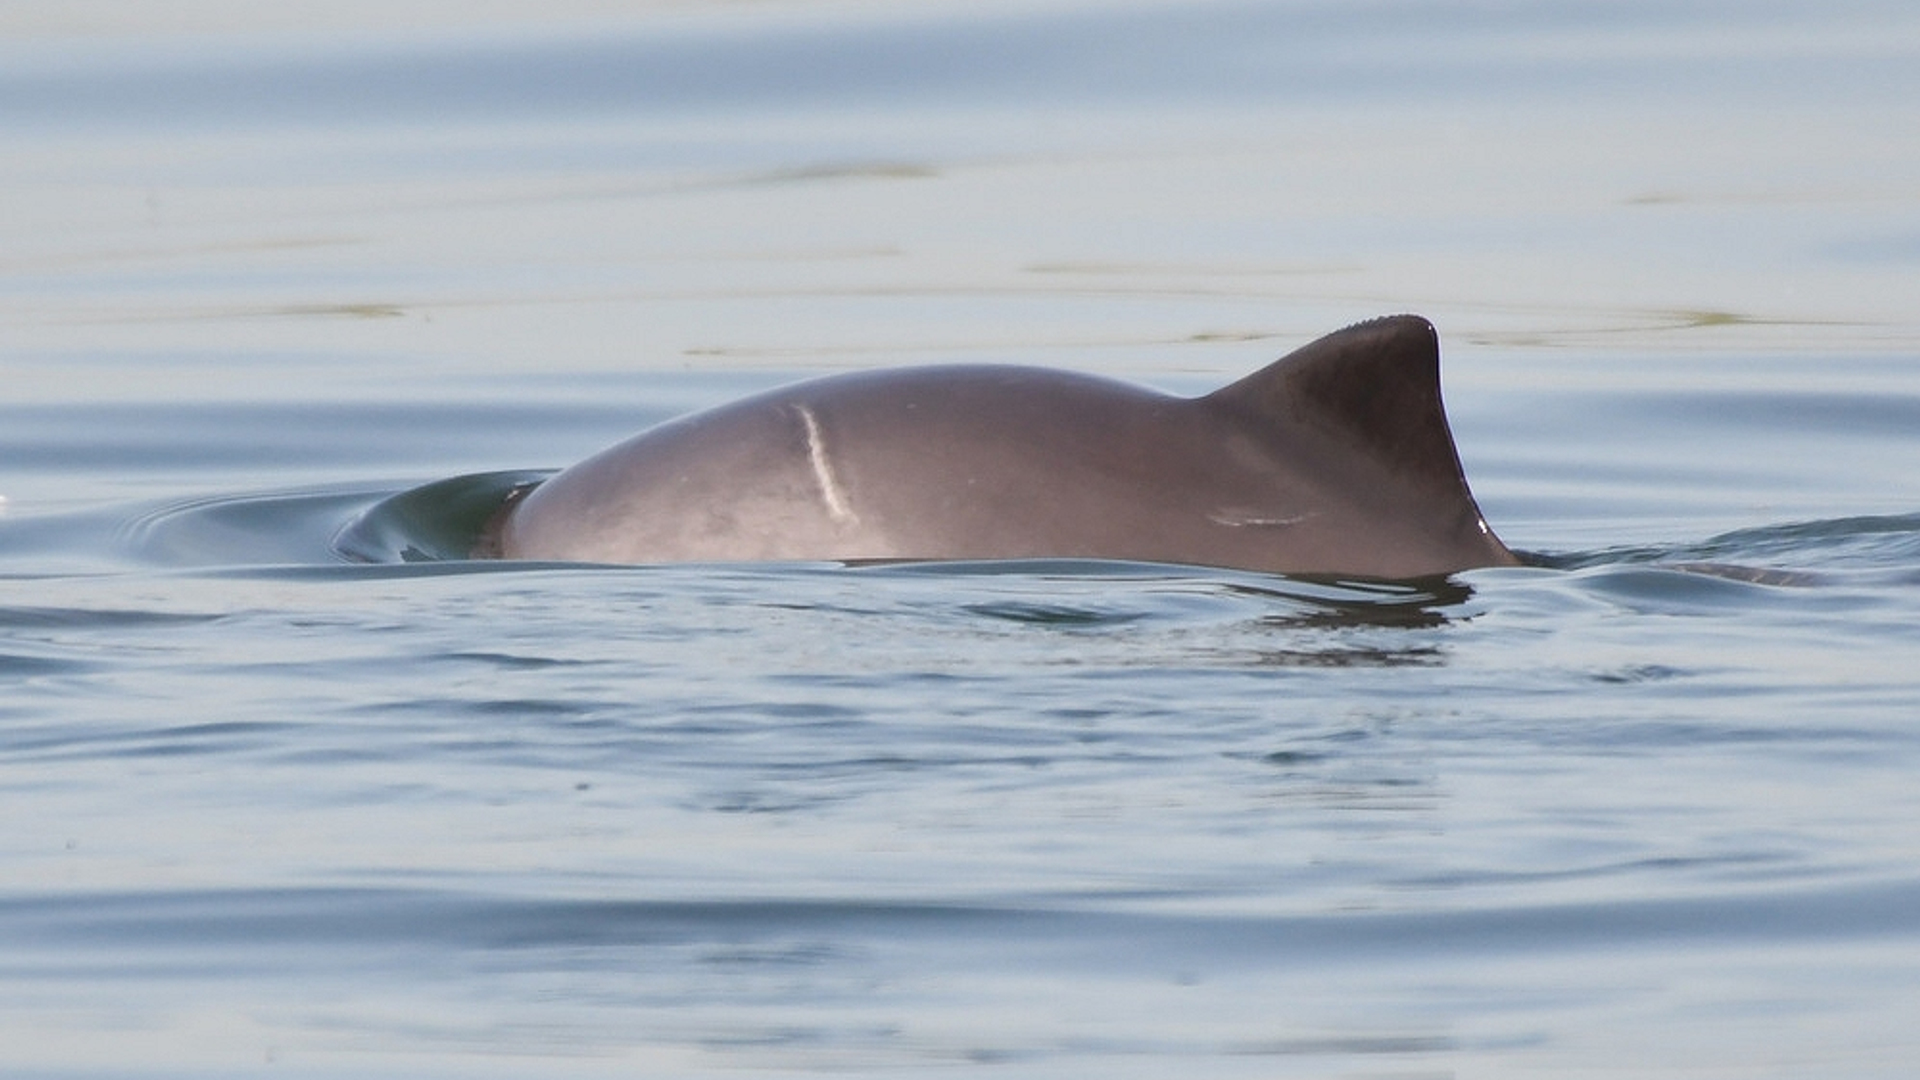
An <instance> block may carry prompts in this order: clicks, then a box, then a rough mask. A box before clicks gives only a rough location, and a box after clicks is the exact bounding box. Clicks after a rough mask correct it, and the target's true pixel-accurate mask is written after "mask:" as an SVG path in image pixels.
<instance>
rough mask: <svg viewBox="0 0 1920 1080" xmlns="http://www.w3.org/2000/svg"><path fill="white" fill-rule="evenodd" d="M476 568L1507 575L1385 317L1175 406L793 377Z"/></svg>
mask: <svg viewBox="0 0 1920 1080" xmlns="http://www.w3.org/2000/svg"><path fill="white" fill-rule="evenodd" d="M475 553H476V554H478V555H492V556H499V557H504V558H510V559H540V560H562V561H589V562H606V563H664V562H689V561H692V562H707V561H776V560H831V561H849V562H851V561H866V560H950V559H1032V558H1075V559H1079V558H1085V559H1124V560H1133V561H1144V562H1164V563H1185V564H1191V565H1202V566H1216V567H1232V568H1239V569H1246V570H1257V571H1271V572H1276V573H1290V574H1327V575H1341V576H1345V575H1353V576H1364V577H1379V578H1410V577H1422V576H1427V575H1434V574H1446V573H1451V572H1453V571H1457V570H1464V569H1468V568H1472V567H1482V566H1503V565H1513V564H1516V563H1517V562H1518V561H1519V560H1517V559H1516V558H1515V557H1514V555H1513V553H1512V552H1511V551H1509V550H1508V549H1507V547H1506V545H1504V544H1502V543H1501V542H1500V540H1499V538H1497V537H1496V536H1494V534H1493V531H1492V530H1491V529H1490V528H1488V526H1487V523H1486V521H1485V519H1484V518H1483V517H1482V516H1481V514H1480V509H1479V507H1478V506H1476V505H1475V504H1474V501H1473V495H1472V493H1471V492H1469V491H1468V489H1467V482H1466V477H1465V475H1464V474H1463V472H1462V470H1461V467H1460V457H1459V454H1458V453H1457V452H1456V451H1455V449H1454V444H1453V435H1452V432H1451V431H1450V430H1449V429H1448V427H1447V418H1446V413H1445V411H1444V410H1443V408H1442V407H1441V403H1440V347H1439V337H1438V335H1437V333H1436V332H1435V331H1434V328H1433V326H1432V324H1430V323H1428V322H1427V321H1426V320H1425V319H1422V318H1420V317H1418V316H1414V315H1397V316H1391V317H1387V318H1382V319H1375V320H1372V321H1370V322H1364V323H1360V324H1358V325H1355V326H1350V327H1348V328H1346V329H1344V330H1340V331H1338V332H1336V333H1333V334H1329V335H1327V336H1326V337H1323V338H1320V339H1319V340H1317V341H1314V342H1312V343H1311V344H1308V345H1306V346H1304V347H1302V348H1300V349H1299V350H1297V351H1295V352H1293V353H1291V354H1289V355H1288V356H1286V357H1284V358H1282V359H1281V360H1279V361H1277V362H1275V363H1273V364H1271V365H1269V366H1268V367H1266V368H1263V369H1261V370H1260V371H1257V372H1255V373H1254V374H1252V375H1249V376H1247V377H1246V378H1244V379H1241V380H1240V381H1238V382H1235V383H1233V384H1231V385H1229V386H1226V387H1223V388H1222V389H1219V390H1216V391H1214V392H1213V393H1210V394H1206V395H1204V396H1202V397H1197V398H1180V397H1172V396H1169V395H1166V394H1161V393H1158V392H1155V391H1152V390H1147V389H1144V388H1141V387H1137V386H1132V385H1129V384H1126V383H1123V382H1117V381H1114V380H1111V379H1105V378H1098V377H1094V376H1089V375H1081V374H1073V373H1070V372H1064V371H1053V370H1047V369H1042V368H1030V367H1012V366H978V365H968V366H944V367H912V368H899V369H890V370H879V371H868V372H858V373H852V374H845V375H834V376H829V377H826V378H820V379H814V380H810V381H807V382H801V383H797V384H794V385H791V386H787V387H783V388H780V389H776V390H772V391H769V392H767V393H763V394H759V395H757V396H754V397H750V398H746V399H744V400H742V401H738V402H735V403H733V404H729V405H723V406H720V407H718V408H714V409H711V410H708V411H705V412H701V413H696V414H694V415H691V416H687V417H683V418H681V419H678V420H673V421H670V422H668V423H665V424H662V425H660V426H659V427H655V428H653V429H651V430H649V431H646V432H643V433H641V434H640V435H637V436H635V437H633V438H632V439H629V440H627V441H626V442H623V443H620V444H619V445H617V446H614V447H611V448H609V449H607V450H605V451H602V452H601V453H599V454H596V455H594V456H593V457H590V458H588V459H586V460H585V461H582V462H580V463H579V464H577V465H574V466H572V467H571V468H568V469H565V470H563V471H561V472H559V473H558V474H556V475H554V476H553V477H551V478H550V479H548V480H546V481H545V482H543V483H541V484H539V485H538V486H537V487H534V488H532V489H531V490H529V491H526V492H525V493H524V494H523V495H521V496H520V497H517V498H515V499H513V500H512V501H510V502H509V503H508V504H507V505H506V506H504V507H503V508H502V509H501V510H500V512H499V513H497V514H495V515H494V518H493V521H492V522H491V523H490V524H489V526H488V529H487V532H486V535H485V536H484V537H483V538H482V540H481V542H480V548H479V549H478V550H477V551H476V552H475Z"/></svg>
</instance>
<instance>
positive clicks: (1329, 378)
mask: <svg viewBox="0 0 1920 1080" xmlns="http://www.w3.org/2000/svg"><path fill="white" fill-rule="evenodd" d="M1204 400H1206V401H1208V402H1212V403H1215V404H1217V405H1219V406H1222V407H1225V408H1228V409H1232V410H1233V411H1235V412H1238V413H1241V414H1243V415H1248V414H1251V415H1254V416H1266V417H1276V418H1281V419H1284V420H1285V421H1286V422H1287V423H1289V424H1295V425H1299V426H1302V427H1309V428H1315V429H1318V430H1321V431H1324V432H1327V433H1329V434H1331V435H1334V436H1335V437H1337V438H1339V439H1340V440H1341V441H1342V442H1345V443H1347V444H1349V445H1350V446H1352V447H1353V448H1354V449H1355V450H1358V451H1360V452H1361V453H1364V454H1365V455H1366V456H1368V457H1370V458H1373V459H1374V460H1376V461H1378V462H1379V463H1381V464H1382V465H1385V466H1387V467H1389V468H1390V469H1392V470H1393V471H1394V472H1396V473H1398V474H1400V475H1404V476H1409V477H1418V478H1421V479H1424V480H1436V481H1446V482H1449V483H1459V484H1461V485H1463V486H1464V484H1465V474H1464V471H1463V470H1462V468H1461V466H1460V456H1459V454H1458V452H1457V451H1456V450H1455V449H1454V445H1453V433H1452V431H1451V430H1449V428H1448V427H1447V414H1446V412H1445V410H1444V409H1443V407H1442V406H1441V402H1440V335H1439V332H1438V331H1436V330H1435V329H1434V328H1433V324H1432V323H1430V322H1428V321H1427V320H1425V319H1423V318H1421V317H1420V316H1418V315H1389V316H1386V317H1384V318H1379V319H1370V320H1368V321H1367V322H1363V323H1356V324H1354V325H1352V326H1349V327H1347V328H1346V329H1344V330H1339V331H1335V332H1334V333H1331V334H1328V335H1327V336H1325V337H1323V338H1320V339H1319V340H1317V341H1314V342H1312V343H1310V344H1307V345H1304V346H1301V347H1300V348H1299V349H1296V350H1294V351H1293V352H1291V353H1288V354H1287V355H1286V356H1283V357H1281V358H1280V359H1279V360H1276V361H1274V362H1273V363H1271V364H1269V365H1267V366H1266V367H1264V368H1261V369H1260V370H1259V371H1256V372H1254V373H1253V374H1251V375H1249V376H1247V377H1246V378H1244V379H1241V380H1240V381H1238V382H1235V383H1231V384H1229V385H1227V386H1224V387H1221V388H1220V389H1219V390H1216V391H1214V392H1213V393H1211V394H1208V395H1207V396H1206V398H1205V399H1204Z"/></svg>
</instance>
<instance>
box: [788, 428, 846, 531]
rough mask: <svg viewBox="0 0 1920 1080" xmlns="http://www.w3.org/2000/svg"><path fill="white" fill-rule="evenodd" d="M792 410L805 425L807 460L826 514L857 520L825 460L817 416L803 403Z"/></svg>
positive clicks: (841, 518) (839, 519)
mask: <svg viewBox="0 0 1920 1080" xmlns="http://www.w3.org/2000/svg"><path fill="white" fill-rule="evenodd" d="M793 411H794V412H797V413H799V414H800V422H801V423H802V424H804V425H806V429H807V460H808V461H809V462H811V463H812V464H813V478H814V480H815V481H816V482H818V483H819V485H820V496H821V498H823V499H825V500H826V503H827V516H828V517H830V518H832V519H833V520H835V521H838V522H842V523H846V522H851V521H856V520H858V518H857V517H856V516H855V514H854V512H853V507H851V506H849V505H847V493H846V492H845V491H843V490H842V489H841V487H840V481H839V479H838V478H836V477H835V476H834V475H833V463H832V462H830V461H828V460H827V445H826V443H825V442H824V441H823V440H822V439H821V438H820V420H819V418H818V417H816V416H814V415H813V410H812V409H809V408H807V407H806V406H805V405H795V406H794V407H793Z"/></svg>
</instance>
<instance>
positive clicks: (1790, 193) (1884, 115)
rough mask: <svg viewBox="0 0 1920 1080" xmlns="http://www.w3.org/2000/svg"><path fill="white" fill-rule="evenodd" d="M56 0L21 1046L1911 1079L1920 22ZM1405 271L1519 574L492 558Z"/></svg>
mask: <svg viewBox="0 0 1920 1080" xmlns="http://www.w3.org/2000/svg"><path fill="white" fill-rule="evenodd" d="M75 10H77V9H74V8H72V7H71V6H69V7H58V6H46V7H40V6H33V5H27V6H23V7H21V8H19V9H17V10H15V11H14V12H13V13H11V14H9V15H4V16H0V29H4V30H5V31H6V32H7V33H8V35H9V37H8V40H7V43H6V44H5V45H4V46H3V47H0V51H3V52H4V56H5V60H4V63H0V129H4V137H5V140H6V142H5V145H6V146H7V150H6V152H5V153H4V154H0V189H3V192H4V195H5V198H3V199H0V238H4V248H5V254H4V256H0V321H3V322H4V325H5V327H6V333H5V335H4V339H5V340H4V344H0V386H4V389H0V496H4V498H5V500H6V501H5V502H4V503H0V691H3V692H0V806H4V807H5V810H4V814H5V821H6V823H7V824H8V826H9V828H7V829H5V830H0V1065H3V1066H4V1067H5V1071H6V1072H8V1074H9V1075H21V1076H62V1077H69V1076H71V1077H107V1076H143V1077H144V1076H153V1077H158V1076H174V1075H179V1076H187V1075H192V1076H207V1075H224V1074H229V1073H254V1072H258V1071H261V1070H262V1069H263V1068H265V1067H268V1066H269V1065H270V1066H271V1069H272V1070H273V1071H275V1072H277V1073H283V1074H296V1075H312V1076H348V1075H351V1076H356V1077H357V1076H369V1075H375V1076H380V1075H390V1076H421V1075H447V1076H473V1075H492V1074H500V1075H515V1076H522V1075H553V1076H574V1075H599V1074H620V1075H633V1074H634V1073H637V1072H638V1073H646V1074H649V1075H707V1074H714V1073H723V1072H724V1073H734V1072H739V1071H741V1070H754V1071H760V1072H767V1073H773V1074H803V1073H805V1074H818V1073H822V1072H829V1073H855V1074H868V1075H922V1074H930V1073H948V1072H951V1071H953V1069H954V1068H955V1067H960V1068H965V1069H967V1070H968V1071H980V1072H987V1073H992V1074H994V1075H1005V1076H1066V1075H1087V1074H1090V1073H1098V1074H1100V1075H1113V1076H1134V1075H1138V1076H1154V1077H1159V1076H1166V1075H1168V1074H1169V1073H1172V1072H1179V1073H1183V1074H1196V1075H1206V1076H1223V1077H1231V1076H1249V1077H1253V1076H1258V1077H1273V1076H1352V1075H1374V1076H1378V1075H1392V1076H1443V1075H1470V1076H1502V1075H1515V1076H1519V1075H1526V1076H1537V1075H1563V1076H1578V1075H1583V1074H1595V1073H1601V1072H1606V1073H1609V1074H1611V1073H1617V1072H1620V1071H1631V1072H1633V1073H1634V1074H1636V1075H1646V1076H1656V1077H1658V1076H1687V1077H1698V1076H1738V1077H1751V1076H1807V1075H1845V1076H1888V1077H1892V1076H1904V1075H1907V1074H1908V1073H1909V1072H1910V1069H1911V1066H1910V1063H1911V1062H1912V1060H1914V1058H1915V1056H1916V1053H1917V1052H1920V1045H1917V1044H1916V1039H1915V1037H1914V1035H1913V1032H1914V1031H1915V1030H1917V1029H1920V1025H1917V1024H1916V1021H1920V1011H1916V1005H1915V1003H1916V1002H1920V916H1916V914H1915V913H1916V912H1920V874H1916V871H1915V867H1916V866H1920V860H1917V859H1916V854H1920V833H1917V832H1916V829H1915V827H1914V825H1913V822H1915V821H1916V820H1920V805H1917V804H1920V795H1917V794H1916V792H1920V787H1916V785H1915V784H1914V783H1913V781H1912V777H1913V776H1914V775H1915V772H1916V766H1917V765H1920V729H1916V728H1915V725H1914V721H1913V716H1914V713H1915V709H1914V706H1915V705H1916V703H1920V682H1916V678H1915V675H1914V672H1913V664H1912V657H1913V656H1914V655H1916V645H1920V641H1916V636H1917V632H1916V630H1915V628H1916V627H1920V499H1916V494H1915V491H1914V486H1913V479H1912V478H1913V477H1914V476H1916V475H1920V442H1916V439H1915V437H1914V436H1915V435H1916V434H1917V433H1920V323H1917V322H1916V318H1915V312H1916V309H1915V307H1914V305H1913V297H1914V296H1916V295H1920V288H1916V286H1920V200H1916V199H1915V197H1914V194H1913V193H1914V192H1915V191H1920V149H1917V148H1920V123H1917V122H1916V121H1917V120H1920V110H1917V109H1916V107H1915V106H1914V105H1913V104H1911V103H1912V102H1916V101H1920V86H1917V85H1916V82H1917V81H1920V76H1916V75H1915V74H1914V73H1915V72H1920V21H1916V17H1915V15H1914V13H1913V12H1911V11H1909V10H1908V9H1907V7H1905V6H1903V5H1898V4H1892V3H1873V2H1863V3H1852V4H1840V5H1834V4H1820V5H1812V4H1805V3H1797V2H1780V3H1764V4H1750V3H1743V4H1731V3H1728V4H1699V5H1690V6H1687V7H1685V8H1680V9H1676V8H1673V7H1672V6H1671V5H1653V4H1618V3H1607V4H1598V3H1595V4H1583V3H1571V2H1566V3H1552V4H1545V5H1541V4H1532V5H1501V4H1494V5H1482V6H1479V7H1475V8H1471V9H1450V8H1444V7H1434V6H1432V5H1423V4H1411V3H1387V4H1375V5H1364V6H1354V5H1346V4H1337V5H1336V4H1318V3H1306V2H1288V3H1278V4H1273V3H1269V4H1261V5H1242V4H1212V3H1208V4H1160V3H1140V4H1128V5H1118V6H1115V5H1102V6H1080V5H1072V4H1048V3H1032V4H1016V3H1005V4H992V5H985V6H966V7H962V6H959V5H949V4H944V3H931V4H924V5H915V6H913V7H912V8H911V9H910V10H901V9H899V8H898V7H897V6H894V5H858V4H854V5H830V6H829V5H813V4H806V3H761V4H728V3H689V4H679V5H673V4H659V5H650V6H647V7H644V8H636V9H633V10H632V11H630V12H627V13H624V14H622V13H614V14H607V13H606V12H604V11H601V10H597V9H596V6H595V5H592V4H588V3H567V4H556V5H549V6H547V7H546V8H544V9H543V10H542V11H539V12H534V11H529V10H522V9H518V8H516V7H515V6H513V5H498V6H488V7H487V8H486V12H485V13H484V15H483V16H482V17H478V18H468V17H464V16H455V15H452V14H449V13H445V12H441V11H440V10H439V9H438V8H437V7H435V6H433V5H428V4H424V3H422V4H409V3H396V4H383V5H379V6H378V7H374V6H371V5H365V6H363V5H355V4H351V3H343V4H336V5H329V6H328V8H327V9H326V10H325V11H322V10H321V9H319V8H315V9H312V10H308V9H305V8H301V7H299V6H298V5H289V6H285V7H284V8H279V7H276V9H275V11H274V12H272V13H266V12H264V11H255V12H251V13H249V12H246V11H229V10H227V9H226V7H225V5H221V4H217V3H213V2H211V0H209V2H207V3H196V4H189V5H177V6H175V13H174V14H173V15H172V16H170V18H171V19H172V20H173V21H168V19H164V18H162V17H161V16H160V15H156V14H153V13H145V14H141V15H139V16H138V17H137V18H138V19H139V20H146V21H135V20H136V16H135V15H133V14H131V13H129V14H128V15H127V19H128V20H129V21H127V22H125V23H123V24H119V25H118V27H117V28H116V27H107V28H105V29H101V28H91V27H87V26H84V25H82V24H81V23H80V22H79V21H78V20H79V19H80V18H81V16H80V15H78V14H75V13H74V12H75ZM7 20H11V21H10V22H9V21H7ZM1399 310H1414V311H1419V312H1421V313H1423V314H1426V315H1428V316H1429V317H1431V318H1433V319H1434V320H1435V321H1436V322H1437V323H1438V324H1439V326H1440V329H1441V333H1442V336H1443V342H1444V349H1445V359H1444V370H1443V377H1444V379H1445V383H1446V392H1447V397H1448V405H1449V410H1450V412H1451V415H1452V417H1453V423H1454V427H1455V431H1456V435H1457V436H1458V438H1459V442H1460V447H1461V452H1462V456H1463V458H1464V459H1465V462H1466V467H1467V471H1468V474H1469V476H1470V478H1471V479H1472V482H1473V485H1474V489H1475V491H1476V493H1477V495H1478V496H1479V498H1480V502H1481V504H1482V506H1483V508H1484V509H1485V510H1486V512H1487V516H1488V518H1489V520H1490V521H1491V522H1492V523H1493V524H1494V526H1495V527H1496V529H1498V530H1499V531H1500V533H1501V534H1502V535H1503V536H1504V537H1505V538H1506V539H1507V540H1508V541H1509V542H1510V543H1512V544H1513V545H1514V546H1516V547H1518V548H1521V549H1523V550H1525V551H1527V552H1529V553H1530V555H1531V557H1532V559H1533V561H1534V563H1535V565H1532V566H1529V567H1524V568H1517V569H1502V570H1488V571H1477V572H1472V573H1467V574H1461V575H1457V576H1455V577H1453V578H1451V579H1446V580H1430V581H1417V582H1358V581H1341V580H1325V579H1304V578H1303V579H1289V578H1276V577H1269V576H1263V575H1253V574H1243V573H1236V572H1229V571H1218V570H1209V569H1202V568H1192V567H1174V566H1157V565H1138V564H1110V563H1088V562H1015V563H982V564H961V565H944V566H942V565H932V566H878V567H852V568H849V567H842V566H835V565H828V564H805V565H775V566H673V567H632V568H607V567H565V566H552V565H538V566H536V565H514V564H505V563H497V562H470V561H465V560H462V559H460V558H458V557H457V556H458V555H459V554H460V546H461V543H460V541H461V537H462V536H463V535H464V532H463V530H468V529H470V528H471V527H472V521H473V515H474V514H475V513H476V510H475V506H476V505H478V504H480V503H484V499H482V498H481V496H483V495H485V494H486V493H488V492H490V491H496V490H498V489H499V488H500V486H501V485H510V484H511V483H514V482H519V481H522V480H526V479H530V478H536V477H538V476H539V475H541V474H542V473H543V471H544V470H547V469H551V468H555V467H559V466H562V465H564V464H566V463H568V462H570V461H573V460H575V459H577V458H579V457H580V456H583V455H584V454H586V453H588V452H591V451H593V450H595V449H598V448H600V447H602V446H604V445H606V444H608V443H610V442H612V441H614V440H616V439H619V438H623V437H625V436H626V435H629V434H631V433H632V432H634V431H636V430H639V429H640V428H643V427H645V426H646V425H648V424H650V423H654V422H657V421H660V420H663V419H666V418H668V417H671V416H674V415H677V414H680V413H682V412H685V411H687V410H689V409H693V408H698V407H701V406H705V405H709V404H714V403H718V402H722V401H725V400H729V399H731V398H733V397H735V396H738V395H740V394H744V393H747V392H751V391H754V390H758V389H761V388H764V387H767V386H771V385H774V384H777V383H779V382H781V381H785V380H787V379H790V378H795V377H799V376H803V375H807V374H814V373H819V372H823V371H831V370H844V369H850V368H861V367H872V366H880V365H884V364H894V363H918V362H936V361H938V362H951V361H1013V362H1023V363H1041V364H1051V365H1058V366H1066V367H1074V368H1079V369H1083V370H1091V371H1098V372H1102V373H1106V374H1112V375H1119V376H1122V377H1127V378H1133V379H1137V380H1140V381H1143V382H1147V383H1149V384H1151V385H1154V386H1157V387H1160V388H1162V389H1165V390H1169V391H1173V392H1180V393H1200V392H1204V391H1206V390H1209V389H1212V388H1213V387H1216V386H1218V385H1221V384H1222V383H1224V382H1226V381H1229V380H1231V379H1233V378H1237V377H1238V376H1239V375H1242V374H1244V373H1246V372H1248V371H1251V370H1253V369H1255V368H1256V367H1258V366H1261V365H1262V364H1264V363H1266V362H1267V361H1268V360H1270V359H1272V358H1273V357H1274V356H1277V355H1279V354H1280V353H1282V352H1284V351H1286V350H1288V349H1290V348H1292V347H1294V346H1296V345H1298V344H1300V343H1301V342H1303V341H1305V340H1307V339H1309V338H1311V337H1313V336H1316V335H1318V334H1319V333H1323V332H1325V331H1328V330H1331V329H1334V328H1336V327H1338V326H1340V325H1342V324H1344V323H1347V322H1351V321H1354V320H1357V319H1360V318H1365V317H1368V316H1372V315H1377V314H1382V313H1385V312H1389V311H1399ZM456 478H466V479H456ZM423 485H427V486H425V487H422V486H423ZM434 485H438V486H434ZM407 492H413V493H414V494H413V495H412V496H406V495H405V494H404V493H407ZM395 498H399V499H400V501H399V502H393V501H390V500H394V499H395ZM476 500H477V502H476ZM369 515H370V516H369Z"/></svg>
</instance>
